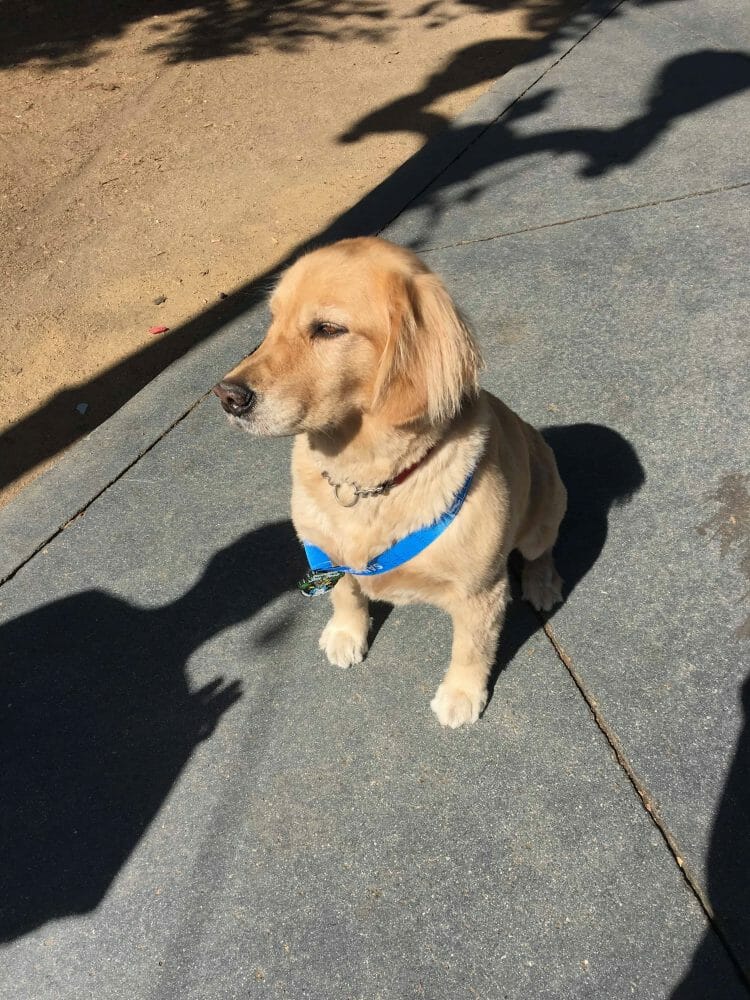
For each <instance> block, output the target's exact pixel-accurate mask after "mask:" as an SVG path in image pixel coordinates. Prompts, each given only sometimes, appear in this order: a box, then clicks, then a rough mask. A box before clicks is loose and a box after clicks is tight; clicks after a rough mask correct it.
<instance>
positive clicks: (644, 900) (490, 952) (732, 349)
mask: <svg viewBox="0 0 750 1000" xmlns="http://www.w3.org/2000/svg"><path fill="white" fill-rule="evenodd" d="M742 13H743V12H742V10H741V8H740V6H739V5H735V4H733V3H731V2H724V0H711V2H710V3H708V4H705V5H701V6H699V5H698V4H697V3H695V2H694V0H680V2H667V3H658V4H645V3H643V4H631V3H621V4H619V5H614V6H609V7H607V8H605V9H603V10H602V9H598V8H596V7H590V8H587V9H586V10H585V11H584V12H582V13H581V14H580V15H579V16H578V17H577V18H575V19H574V20H573V22H571V24H570V25H569V26H568V27H567V28H566V30H565V31H564V32H562V33H561V34H560V35H559V36H558V37H557V38H556V39H554V40H553V41H552V42H550V44H549V45H547V46H546V47H545V49H544V50H543V51H542V52H541V53H540V55H539V57H538V59H536V60H534V61H533V62H530V63H527V64H526V65H524V66H521V67H519V68H518V69H517V70H514V71H512V72H511V73H509V74H508V75H507V76H506V77H504V78H503V79H502V80H501V81H499V82H498V84H497V85H496V86H495V87H494V88H493V90H492V91H491V92H490V93H489V94H488V95H487V96H486V97H485V98H483V99H482V101H480V102H479V103H478V104H477V106H476V107H475V108H473V109H472V110H471V111H470V112H469V113H468V114H467V115H465V116H463V117H462V118H461V119H459V120H458V121H457V122H456V123H454V126H453V128H452V129H451V130H449V133H448V134H446V135H445V136H443V137H441V138H440V140H438V141H437V142H436V143H435V144H434V145H433V146H431V147H428V149H427V150H426V151H425V152H424V153H423V154H422V155H421V157H420V158H418V160H417V161H416V163H414V164H408V165H406V166H405V167H404V169H403V170H402V171H401V172H400V175H399V177H398V178H396V180H395V181H394V182H393V183H392V184H391V185H390V187H389V186H388V185H386V186H385V187H386V190H385V192H381V193H380V195H379V196H378V197H375V198H374V199H371V200H370V202H369V203H367V204H365V205H364V206H361V207H360V209H358V210H357V211H356V212H354V213H350V215H349V216H348V217H347V218H346V219H345V220H343V221H342V223H341V230H340V231H342V232H344V231H351V229H357V228H359V229H361V230H362V231H370V230H373V229H377V228H379V227H380V226H382V224H383V223H384V222H385V221H387V219H388V218H389V214H388V211H387V208H386V206H387V205H388V204H389V205H391V206H393V204H394V200H393V199H394V197H395V195H396V193H398V197H399V198H400V199H401V201H402V203H407V204H406V207H405V209H404V210H403V211H402V212H401V213H400V214H399V215H398V218H397V219H396V220H395V221H394V222H393V223H392V224H391V225H390V226H389V228H388V229H387V230H386V232H385V235H387V236H388V237H390V238H392V239H395V240H396V241H399V242H403V243H405V244H408V245H411V246H414V247H415V248H416V249H418V250H419V251H420V252H422V253H423V254H424V255H425V259H426V260H427V262H428V263H429V264H430V265H431V266H432V267H434V268H435V269H436V270H438V271H439V272H440V273H441V274H443V275H444V277H445V279H446V281H447V283H448V285H449V287H450V288H451V290H452V292H453V293H454V295H455V297H456V298H457V300H458V301H459V303H460V304H461V305H462V307H463V308H464V310H465V311H466V312H467V314H468V315H469V317H470V318H471V320H472V322H473V325H474V327H475V329H476V330H477V333H478V336H479V338H480V341H481V344H482V348H483V351H484V354H485V357H486V360H487V370H486V373H485V377H484V383H485V385H486V386H487V388H489V389H491V390H492V391H494V392H496V393H497V394H498V395H500V396H501V397H502V398H503V399H505V400H506V401H507V402H508V403H509V404H510V405H511V406H513V407H514V408H515V409H517V410H518V412H520V413H521V414H522V415H523V416H524V417H525V418H526V419H528V420H529V421H531V422H533V423H535V424H537V425H538V426H542V427H546V428H547V430H546V434H547V437H548V440H549V441H550V443H551V444H552V446H553V447H554V448H555V451H556V453H557V455H558V460H559V462H560V466H561V470H562V472H563V477H564V479H565V481H566V485H567V486H568V490H569V493H570V511H569V515H568V517H567V519H566V522H565V526H564V533H563V536H562V538H561V542H560V546H559V561H560V564H561V569H562V572H563V575H564V576H565V578H566V582H567V600H566V602H565V604H564V605H563V606H562V607H561V608H560V609H558V611H557V613H556V614H555V615H554V616H553V617H552V619H551V620H550V621H549V622H548V623H547V624H546V626H545V628H544V629H542V628H541V623H540V622H539V621H538V620H537V619H536V618H535V617H534V615H533V614H532V613H531V611H530V610H529V609H528V608H527V607H526V606H524V605H523V604H522V603H521V602H520V601H518V600H517V601H516V602H514V604H513V606H512V608H511V610H510V613H509V615H508V621H507V625H506V628H505V632H504V638H503V642H502V645H501V650H500V654H499V658H498V670H497V678H496V683H495V688H494V694H493V697H492V700H491V702H490V704H489V706H488V708H487V710H486V712H485V715H484V717H483V719H482V720H481V722H480V723H479V724H478V725H476V726H474V727H472V728H470V729H467V730H461V731H458V732H443V731H441V730H440V729H439V728H438V726H437V724H436V723H435V721H434V719H433V717H432V716H431V713H430V712H429V707H428V702H429V698H430V696H431V693H432V691H433V690H434V688H435V687H436V685H437V682H438V679H439V677H440V675H441V673H442V670H443V669H444V666H445V663H446V661H447V655H448V650H449V630H448V625H447V623H446V622H445V621H443V620H442V619H441V617H440V616H439V615H438V613H437V612H435V611H432V610H430V609H421V608H410V609H401V610H397V611H394V612H392V613H391V614H390V615H388V616H387V618H385V620H383V617H384V616H383V615H381V616H380V619H379V620H378V625H379V626H380V627H379V631H378V633H377V636H376V639H375V641H374V643H373V646H372V650H371V652H370V654H369V656H368V658H367V660H366V662H365V663H364V664H363V665H362V667H361V668H356V669H352V670H350V671H348V672H341V671H336V670H333V668H329V667H328V665H327V664H326V663H325V662H324V661H323V659H322V657H321V656H320V654H319V653H318V650H317V644H316V639H317V635H318V633H319V631H320V629H321V627H322V625H323V623H324V621H325V619H326V617H327V605H326V603H325V602H323V601H319V602H312V601H303V600H302V598H300V597H298V596H297V595H296V594H295V592H294V591H293V590H292V589H291V588H292V585H293V582H294V580H295V579H296V578H297V577H298V576H299V575H300V572H301V569H302V557H301V553H300V551H299V548H298V546H297V544H296V542H295V540H294V537H293V533H292V531H291V527H290V525H289V522H288V500H289V496H288V494H289V488H288V451H289V444H288V442H284V441H265V442H263V441H261V442H258V441H253V440H251V439H249V438H247V437H246V436H243V435H239V434H237V433H232V432H231V430H230V428H229V427H228V426H227V425H226V423H225V421H224V419H223V417H222V415H221V413H220V411H219V408H218V405H217V404H216V402H215V400H213V399H212V398H208V399H205V398H202V395H203V393H205V392H206V391H207V390H208V388H209V387H210V385H211V384H212V383H213V381H215V379H216V377H217V376H218V375H220V374H221V373H223V371H225V370H226V369H227V368H228V367H229V366H230V365H231V363H232V362H233V361H234V360H236V359H237V358H238V357H239V356H240V355H241V354H243V353H247V351H248V350H249V349H250V347H251V346H252V344H253V343H255V342H257V340H258V339H259V337H260V336H261V335H262V331H263V328H264V324H265V321H266V317H265V311H264V309H263V307H262V306H261V305H258V306H255V305H252V306H251V307H250V308H248V310H247V312H246V314H244V315H243V316H242V317H241V318H240V319H239V320H237V321H236V322H235V323H234V324H233V325H232V326H231V327H230V328H228V329H227V330H225V331H223V332H222V333H220V334H219V335H218V336H217V337H216V338H215V339H214V340H213V341H212V342H211V343H208V344H205V345H203V346H202V348H201V349H200V350H198V351H196V352H195V353H194V354H193V355H192V356H190V357H189V358H187V359H185V360H184V361H183V362H181V363H180V364H179V365H177V366H175V368H174V369H173V370H170V371H168V372H166V373H165V374H164V375H163V376H162V377H160V378H159V379H157V380H156V382H155V383H153V384H152V385H151V386H149V387H148V388H147V389H146V390H144V392H143V393H141V394H139V396H138V397H136V398H135V399H134V400H133V402H132V403H131V404H129V406H128V407H125V409H124V410H123V411H121V413H119V414H117V415H116V416H115V417H114V418H113V419H112V420H111V421H110V422H108V424H106V425H104V427H103V428H101V429H100V431H99V432H95V434H94V435H92V436H91V440H89V441H87V442H85V443H84V444H83V445H82V446H80V447H79V448H77V449H74V450H73V451H72V452H71V453H70V454H69V455H68V456H66V457H65V458H64V459H63V460H62V461H61V462H60V463H59V465H58V466H57V467H56V469H54V470H52V472H51V473H49V474H48V475H47V476H45V477H42V478H41V479H40V480H39V481H38V482H37V483H35V484H34V485H33V486H32V487H31V488H30V489H29V490H28V491H26V492H25V493H24V494H23V495H22V496H21V497H20V498H19V499H18V500H17V501H16V502H15V503H14V504H13V505H11V506H10V507H9V508H7V509H6V510H4V511H2V512H0V535H2V538H3V553H2V559H3V563H2V573H3V576H4V577H5V578H6V582H5V583H4V584H3V586H2V588H1V589H0V621H1V622H2V624H0V662H1V663H2V671H1V672H0V678H2V680H1V681H0V683H1V684H2V694H3V698H2V701H1V702H0V704H2V706H3V713H4V717H3V725H2V737H1V738H2V742H3V760H4V762H5V766H4V768H3V773H2V778H0V787H1V791H0V798H1V801H2V803H3V843H4V848H3V851H2V855H1V857H2V860H1V861H0V878H1V879H2V885H1V886H0V935H1V936H2V939H3V941H4V942H5V945H4V954H3V958H4V961H3V965H2V971H0V997H3V998H5V997H7V998H10V997H13V998H16V997H20V996H23V997H28V998H34V1000H36V998H42V997H44V998H47V997H56V998H58V997H59V998H68V997H70V998H72V997H74V996H75V997H80V996H92V997H97V998H99V997H107V998H109V997H112V998H115V997H123V998H124V997H128V998H132V997H144V998H146V997H148V998H152V997H153V998H159V1000H166V998H172V997H180V998H183V997H196V998H198V997H201V998H203V997H217V998H218V997H220V998H224V997H227V998H228V997H248V996H255V995H257V996H273V997H283V996H287V997H295V998H296V997H315V998H323V997H325V998H328V997H330V998H339V997H358V998H359V997H361V998H368V1000H370V998H375V997H384V998H399V997H410V996H424V997H428V998H434V1000H437V998H446V1000H447V998H457V997H484V998H492V1000H494V998H506V997H507V998H516V997H518V998H520V997H524V998H528V997H533V998H537V997H539V998H542V997H555V998H568V997H570V998H578V997H592V998H610V997H611V998H619V997H624V996H634V997H645V998H693V997H695V998H707V997H717V998H735V997H737V998H740V997H748V996H749V995H750V989H748V977H749V976H750V916H748V914H749V912H750V910H749V909H748V907H747V902H746V901H747V898H748V896H750V866H749V863H748V859H747V843H748V842H750V807H749V802H750V760H749V756H748V755H749V754H750V736H748V729H747V725H748V723H747V712H748V709H749V708H750V706H749V705H748V694H747V683H746V682H745V678H746V675H747V673H748V666H749V664H748V649H749V648H750V647H749V646H748V625H747V620H748V619H747V615H748V597H747V592H748V578H747V572H748V570H747V562H748V544H750V543H749V542H748V531H749V530H750V528H749V525H750V514H749V513H748V512H749V511H750V475H748V468H747V455H748V445H749V444H750V441H749V438H750V434H749V433H748V419H747V416H748V390H747V360H748V353H747V339H746V337H747V330H748V326H749V323H748V320H749V319H750V316H749V315H748V314H749V313H750V308H749V307H748V292H747V287H748V281H747V264H746V259H747V249H746V248H747V231H748V221H749V218H748V217H749V216H750V212H749V211H748V202H747V187H746V185H747V184H748V182H750V170H748V164H747V121H748V103H747V93H746V91H747V88H748V86H750V68H749V67H750V57H748V56H747V55H745V54H743V52H742V51H741V49H742V48H743V45H744V48H745V49H747V48H748V44H749V43H750V39H748V38H747V34H748V30H747V29H748V25H747V18H746V17H743V16H742ZM604 15H606V16H604ZM743 30H744V31H745V33H746V37H745V39H744V42H743V39H742V38H741V33H742V31H743ZM384 128H387V115H381V116H377V115H373V116H371V117H370V119H369V120H368V121H365V122H363V123H360V130H359V131H360V133H361V134H363V133H364V132H366V131H368V130H370V131H377V130H383V129H384ZM386 195H387V196H388V197H387V198H386V197H385V196H386ZM389 199H390V200H389ZM326 235H338V233H337V232H336V229H335V227H334V228H333V229H332V230H331V232H330V233H329V234H326ZM238 470H240V473H241V474H238ZM76 515H77V516H76ZM743 684H744V685H745V686H744V691H745V698H744V704H743V699H742V692H743Z"/></svg>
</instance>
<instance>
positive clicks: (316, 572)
mask: <svg viewBox="0 0 750 1000" xmlns="http://www.w3.org/2000/svg"><path fill="white" fill-rule="evenodd" d="M343 575H344V574H343V573H342V572H341V571H340V570H325V569H311V570H310V572H309V573H308V574H307V576H305V577H303V579H301V580H300V581H299V583H298V584H297V588H298V589H299V590H300V592H301V593H303V594H304V595H305V597H320V595H321V594H327V593H328V591H329V590H333V588H334V587H335V586H336V584H337V583H338V582H339V580H340V579H341V577H342V576H343Z"/></svg>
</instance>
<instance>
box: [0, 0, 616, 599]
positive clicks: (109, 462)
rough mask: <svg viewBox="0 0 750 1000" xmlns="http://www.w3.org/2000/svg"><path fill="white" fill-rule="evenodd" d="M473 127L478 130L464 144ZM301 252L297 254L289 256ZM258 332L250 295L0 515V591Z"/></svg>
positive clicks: (378, 210)
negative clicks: (245, 304) (240, 308)
mask: <svg viewBox="0 0 750 1000" xmlns="http://www.w3.org/2000/svg"><path fill="white" fill-rule="evenodd" d="M622 2H623V0H590V2H589V3H587V4H585V5H584V6H583V7H581V8H580V9H579V10H578V11H577V12H575V13H574V14H573V15H572V16H571V18H570V19H569V20H568V21H567V22H565V24H563V25H562V26H561V27H560V29H558V31H557V33H556V34H555V35H554V36H553V37H552V39H551V40H549V39H548V40H546V41H547V46H545V48H544V51H543V54H541V55H537V56H536V57H532V58H531V59H530V60H529V61H527V62H524V63H520V64H519V65H517V66H515V67H513V68H512V69H511V70H509V71H508V72H507V73H505V74H504V75H503V76H502V77H500V78H499V79H497V80H495V82H494V83H493V84H492V85H491V86H490V88H489V89H488V90H487V91H486V93H484V94H483V95H482V96H481V97H479V98H478V99H477V100H476V101H475V102H474V103H473V104H471V105H470V106H469V107H468V108H467V109H466V110H465V111H464V112H462V114H460V115H459V116H458V117H457V118H456V119H454V121H453V123H452V125H451V127H450V128H447V129H445V130H444V131H443V132H441V133H440V134H439V135H437V136H435V137H434V138H433V139H431V140H430V141H429V142H428V143H426V144H425V146H424V147H423V148H422V149H421V150H419V152H417V153H415V154H414V156H412V157H411V158H410V159H409V160H407V161H406V162H405V163H404V164H402V165H401V166H400V167H399V168H398V169H397V170H396V171H394V173H392V174H391V175H390V176H389V177H387V178H386V179H385V180H384V181H382V182H381V183H380V184H379V185H377V187H375V188H374V189H373V190H372V191H371V192H369V193H368V194H367V195H365V197H364V198H363V199H362V200H361V201H359V202H358V203H357V204H356V205H354V206H353V207H352V208H350V209H348V210H347V211H345V212H344V213H343V214H342V215H341V216H340V217H339V218H338V219H337V220H336V221H335V222H334V223H332V225H330V226H329V227H327V229H325V230H324V231H323V232H321V233H319V234H317V235H316V236H315V237H313V238H312V239H311V240H310V243H311V244H319V243H324V242H331V241H333V240H335V239H341V238H342V237H344V236H347V235H357V234H360V235H361V234H364V233H378V232H382V231H383V230H384V229H385V228H386V227H387V226H388V225H390V224H391V223H392V222H394V220H395V219H397V218H398V217H399V216H400V215H401V214H402V213H403V212H404V211H405V210H406V209H407V208H408V207H409V205H410V204H411V203H412V202H414V201H415V200H416V199H417V198H418V197H419V195H420V194H421V193H422V192H423V191H424V190H425V189H426V188H427V187H429V186H430V184H431V183H432V182H433V181H434V180H435V179H436V178H437V177H438V176H439V175H440V174H441V173H443V171H445V170H446V169H447V168H448V167H449V166H450V165H451V164H452V163H453V162H454V161H455V160H457V159H458V158H459V157H460V156H461V155H462V154H463V153H464V152H465V150H466V149H467V148H468V147H469V146H470V145H471V144H472V143H473V142H474V141H476V139H477V138H478V136H479V135H480V134H481V133H482V132H483V131H484V129H486V128H489V127H490V126H491V125H492V124H493V122H495V121H497V120H498V119H499V118H500V117H502V115H503V114H505V113H506V112H507V111H508V110H509V108H511V107H512V106H513V104H515V103H516V101H518V100H519V99H520V98H521V97H522V96H523V95H524V94H525V93H526V92H527V91H528V90H529V89H530V88H531V87H533V86H534V84H536V83H537V82H538V81H539V80H540V79H541V78H542V77H543V76H544V75H545V74H546V73H547V72H548V71H549V70H550V69H551V68H552V67H553V66H555V65H556V64H557V63H558V62H560V60H562V59H564V58H565V56H566V55H567V54H568V53H569V52H570V51H571V50H572V49H574V48H575V47H576V46H577V45H578V44H579V43H580V42H581V41H583V39H584V38H586V36H587V35H589V34H590V33H591V32H592V31H593V30H594V29H595V28H596V27H597V26H598V25H599V24H601V22H602V21H603V20H605V19H606V18H607V16H608V15H609V14H610V13H612V11H613V10H614V9H615V8H616V7H618V6H620V4H621V3H622ZM540 44H541V45H544V42H542V43H540ZM470 126H474V127H475V128H476V129H478V131H476V132H475V134H474V136H473V137H472V138H470V139H467V138H466V131H467V127H470ZM303 249H304V246H303V247H300V248H298V249H297V250H295V251H294V252H293V253H292V254H291V255H290V256H291V259H293V258H294V257H296V256H297V254H298V253H299V252H301V250H303ZM283 266H285V265H284V264H282V265H280V266H279V268H276V269H275V270H274V271H272V272H269V273H267V274H265V275H261V276H259V277H258V279H257V281H255V282H254V283H253V287H254V288H261V287H267V285H268V280H269V278H270V277H271V275H272V274H273V273H275V272H277V271H278V270H280V269H281V268H282V267H283ZM246 294H247V293H246ZM264 326H265V312H264V310H263V308H261V307H260V305H259V296H258V295H248V307H247V310H246V311H245V312H244V313H243V314H242V315H240V316H239V317H237V318H236V319H234V320H232V321H231V322H229V323H227V324H225V325H224V326H222V327H219V328H218V329H217V330H216V332H215V333H214V334H213V335H212V336H210V337H209V338H207V339H206V340H204V341H202V342H201V343H200V344H198V345H196V346H195V347H194V348H192V350H190V351H189V352H188V353H187V354H185V355H184V356H183V357H181V358H179V359H178V360H177V361H175V362H173V363H172V364H171V365H170V366H169V367H168V368H166V369H165V370H164V371H163V372H161V373H160V374H159V375H157V376H156V378H155V379H153V380H152V381H151V382H149V383H148V385H146V386H144V388H142V389H141V390H140V391H139V392H137V393H136V394H135V395H134V396H133V397H131V399H130V400H128V402H127V403H125V405H124V406H122V407H121V408H120V409H119V410H117V411H116V412H115V413H114V414H113V415H112V416H111V417H109V418H108V419H107V420H105V421H104V423H102V424H100V425H99V426H98V427H96V428H94V430H92V431H91V432H90V433H89V434H87V435H86V437H84V438H82V439H80V440H79V441H77V442H76V443H75V444H74V445H72V446H71V447H70V448H69V449H67V450H66V451H65V452H64V453H63V454H62V455H61V457H60V458H59V459H58V460H57V461H56V462H55V464H54V465H52V466H51V467H50V468H49V469H47V470H45V471H44V472H43V473H42V474H41V475H39V476H38V477H37V478H36V479H34V480H33V481H32V482H31V483H30V484H29V485H28V486H27V487H25V489H24V490H23V491H22V492H21V493H20V494H19V495H18V496H17V497H15V498H14V499H13V500H12V501H11V502H10V503H9V504H7V506H5V507H4V508H2V509H0V538H2V546H1V548H0V586H1V585H2V584H4V583H6V582H7V581H8V580H10V579H11V578H12V577H13V576H15V574H16V573H17V572H18V571H19V570H20V569H21V568H22V567H23V566H24V565H26V563H28V562H29V561H30V560H31V559H32V558H33V557H34V556H35V555H36V554H37V553H38V552H39V551H40V550H41V549H42V548H44V546H45V545H47V544H48V543H49V542H50V541H51V540H52V539H53V538H54V537H55V536H56V535H57V534H59V533H60V532H61V531H62V530H64V528H65V527H66V525H67V524H69V523H70V522H71V521H72V520H74V519H75V518H76V517H77V516H78V515H79V514H81V513H82V512H83V511H84V510H85V509H86V508H87V507H89V506H90V505H91V504H92V503H93V502H94V501H95V500H96V499H97V498H98V497H99V496H100V495H101V494H102V493H104V492H105V490H107V489H108V488H109V487H110V486H112V485H113V484H114V483H115V482H117V481H118V480H119V479H121V478H122V476H124V475H125V474H126V473H127V472H128V470H129V469H130V468H132V466H133V465H135V464H136V463H137V462H138V461H139V460H140V459H141V458H142V457H143V456H144V455H145V454H146V453H147V452H149V451H150V450H151V449H152V448H154V447H155V446H156V445H157V444H158V443H159V441H161V440H162V439H163V438H164V437H166V435H167V434H169V432H170V431H171V430H172V429H173V428H174V427H175V426H176V425H177V424H178V423H180V421H182V420H183V419H184V418H185V416H187V414H188V413H190V411H191V410H193V409H194V408H195V407H196V406H197V405H198V404H199V403H200V402H201V401H202V400H203V399H204V398H205V397H206V395H207V394H208V392H210V389H211V386H212V385H213V381H214V380H215V378H216V377H218V375H220V374H221V372H223V371H226V370H228V369H229V368H231V367H233V366H234V365H235V364H236V363H237V361H238V360H239V359H240V358H241V357H243V356H245V355H247V354H248V353H249V352H250V351H251V350H252V348H253V346H254V345H256V344H257V343H258V342H259V341H260V339H261V337H262V335H263V330H264Z"/></svg>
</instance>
